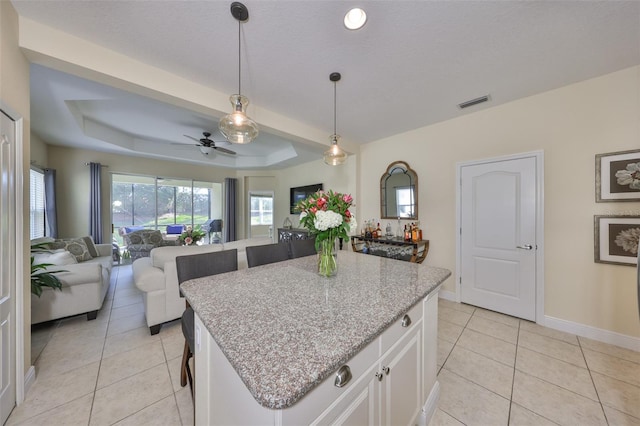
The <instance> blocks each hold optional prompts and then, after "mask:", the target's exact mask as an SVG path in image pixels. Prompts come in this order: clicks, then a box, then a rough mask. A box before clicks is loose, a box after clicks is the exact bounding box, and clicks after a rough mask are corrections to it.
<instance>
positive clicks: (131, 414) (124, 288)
mask: <svg viewBox="0 0 640 426" xmlns="http://www.w3.org/2000/svg"><path fill="white" fill-rule="evenodd" d="M31 340H32V353H31V358H32V363H35V364H34V365H35V367H36V381H35V382H34V384H33V385H32V386H31V389H30V390H29V392H28V394H27V397H26V400H25V402H24V403H23V404H22V405H21V406H20V407H17V408H16V409H15V410H14V411H13V413H12V414H11V416H10V417H9V420H8V421H7V426H9V425H18V424H19V425H46V426H58V425H113V424H116V425H119V426H120V425H122V426H124V425H154V426H156V425H158V426H160V425H168V426H173V425H192V424H193V402H192V399H191V392H190V390H189V387H188V386H186V387H184V388H182V387H180V361H181V359H182V350H183V345H184V337H183V336H182V330H181V328H180V321H179V320H178V321H173V322H172V323H170V324H165V325H164V326H163V327H162V330H161V331H160V333H159V334H157V335H155V336H151V335H150V334H149V329H148V328H147V326H146V323H145V319H144V308H143V305H142V296H141V293H140V292H139V291H138V289H136V287H135V285H134V283H133V277H132V272H131V266H118V267H114V268H113V272H112V277H111V286H110V289H109V292H108V294H107V296H106V300H105V303H104V305H103V307H102V309H101V310H100V312H99V313H98V318H97V319H96V320H94V321H87V318H86V316H77V317H73V318H69V319H65V320H61V321H55V322H53V323H48V324H43V325H37V326H35V327H34V329H33V330H32V339H31Z"/></svg>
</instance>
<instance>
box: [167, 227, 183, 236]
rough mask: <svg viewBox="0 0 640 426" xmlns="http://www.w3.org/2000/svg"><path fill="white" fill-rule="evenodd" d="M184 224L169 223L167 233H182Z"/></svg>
mask: <svg viewBox="0 0 640 426" xmlns="http://www.w3.org/2000/svg"><path fill="white" fill-rule="evenodd" d="M182 232H184V225H167V234H182Z"/></svg>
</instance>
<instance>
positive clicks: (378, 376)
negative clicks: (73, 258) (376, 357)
mask: <svg viewBox="0 0 640 426" xmlns="http://www.w3.org/2000/svg"><path fill="white" fill-rule="evenodd" d="M376 377H377V378H378V381H379V382H381V381H382V378H383V377H384V376H383V375H382V373H376Z"/></svg>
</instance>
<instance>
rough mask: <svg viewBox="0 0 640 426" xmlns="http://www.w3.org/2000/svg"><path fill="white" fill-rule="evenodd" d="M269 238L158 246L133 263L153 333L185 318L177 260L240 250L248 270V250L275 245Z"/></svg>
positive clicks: (240, 259)
mask: <svg viewBox="0 0 640 426" xmlns="http://www.w3.org/2000/svg"><path fill="white" fill-rule="evenodd" d="M271 243H273V241H272V240H271V238H269V237H262V238H251V239H246V240H238V241H232V242H229V243H224V244H208V245H202V246H176V247H157V248H154V249H153V250H151V254H150V256H149V257H144V258H140V259H137V260H135V261H134V262H133V279H134V281H135V284H136V287H137V288H138V289H139V290H140V291H142V292H143V301H144V312H145V317H146V320H147V326H148V327H149V330H150V332H151V334H157V333H159V332H160V328H161V327H162V324H163V323H165V322H168V321H173V320H175V319H178V318H180V317H181V316H182V313H183V312H184V309H185V300H184V298H182V297H180V290H179V285H178V273H177V270H176V257H177V256H187V255H190V254H200V253H209V252H215V251H221V250H231V249H237V250H238V269H244V268H246V267H247V254H246V252H245V248H246V247H248V246H258V245H263V244H271Z"/></svg>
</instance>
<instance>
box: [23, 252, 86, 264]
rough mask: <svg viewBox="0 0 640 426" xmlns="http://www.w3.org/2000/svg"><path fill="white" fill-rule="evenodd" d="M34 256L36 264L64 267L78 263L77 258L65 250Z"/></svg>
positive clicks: (40, 253) (33, 254) (35, 253)
mask: <svg viewBox="0 0 640 426" xmlns="http://www.w3.org/2000/svg"><path fill="white" fill-rule="evenodd" d="M32 256H33V263H34V264H40V263H50V264H52V265H56V266H64V265H72V264H74V263H78V261H77V260H76V257H75V256H74V255H73V254H71V253H70V252H68V251H66V250H65V249H60V250H54V251H52V252H45V251H43V252H34V253H32Z"/></svg>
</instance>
